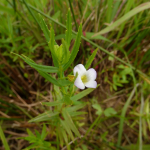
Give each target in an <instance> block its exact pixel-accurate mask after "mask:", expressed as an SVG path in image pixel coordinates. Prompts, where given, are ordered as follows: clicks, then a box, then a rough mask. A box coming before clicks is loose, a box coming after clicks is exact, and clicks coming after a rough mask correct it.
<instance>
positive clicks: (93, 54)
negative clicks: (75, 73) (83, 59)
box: [85, 48, 98, 69]
mask: <svg viewBox="0 0 150 150" xmlns="http://www.w3.org/2000/svg"><path fill="white" fill-rule="evenodd" d="M97 51H98V48H97V49H96V50H95V51H94V52H93V53H92V55H91V56H90V58H89V59H88V61H87V63H86V65H85V68H86V69H88V68H89V67H90V65H91V64H92V62H93V60H94V58H95V56H96V53H97Z"/></svg>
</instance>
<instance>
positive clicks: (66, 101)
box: [63, 95, 72, 105]
mask: <svg viewBox="0 0 150 150" xmlns="http://www.w3.org/2000/svg"><path fill="white" fill-rule="evenodd" d="M63 101H64V103H65V104H66V105H71V104H72V100H71V99H70V96H68V95H64V97H63Z"/></svg>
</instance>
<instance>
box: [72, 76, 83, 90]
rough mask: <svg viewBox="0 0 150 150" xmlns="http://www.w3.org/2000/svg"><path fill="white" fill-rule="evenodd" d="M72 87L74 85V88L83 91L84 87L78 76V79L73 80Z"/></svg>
mask: <svg viewBox="0 0 150 150" xmlns="http://www.w3.org/2000/svg"><path fill="white" fill-rule="evenodd" d="M74 85H75V86H76V87H78V88H79V89H85V85H84V84H83V82H82V80H81V78H80V76H78V77H77V78H76V80H75V82H74Z"/></svg>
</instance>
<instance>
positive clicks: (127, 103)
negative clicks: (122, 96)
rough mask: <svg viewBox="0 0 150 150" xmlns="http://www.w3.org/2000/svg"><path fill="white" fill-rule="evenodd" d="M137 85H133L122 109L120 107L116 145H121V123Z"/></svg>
mask: <svg viewBox="0 0 150 150" xmlns="http://www.w3.org/2000/svg"><path fill="white" fill-rule="evenodd" d="M137 87H138V84H137V85H136V86H135V87H134V89H133V90H132V92H131V94H130V96H129V98H128V99H127V101H126V103H125V105H124V107H123V109H122V113H121V116H120V124H119V133H118V142H117V146H120V145H121V138H122V132H123V123H124V119H125V114H126V111H127V108H128V106H129V105H130V102H131V99H132V97H133V95H134V93H135V91H136V88H137Z"/></svg>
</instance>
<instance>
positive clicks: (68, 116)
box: [63, 109, 80, 137]
mask: <svg viewBox="0 0 150 150" xmlns="http://www.w3.org/2000/svg"><path fill="white" fill-rule="evenodd" d="M63 116H64V118H65V120H66V122H67V124H68V126H69V127H70V129H71V130H72V131H73V132H74V133H75V134H76V135H77V136H78V137H80V133H79V131H78V129H77V128H76V126H75V124H74V123H73V121H72V118H71V117H70V115H69V113H68V112H67V111H66V109H64V110H63Z"/></svg>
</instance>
